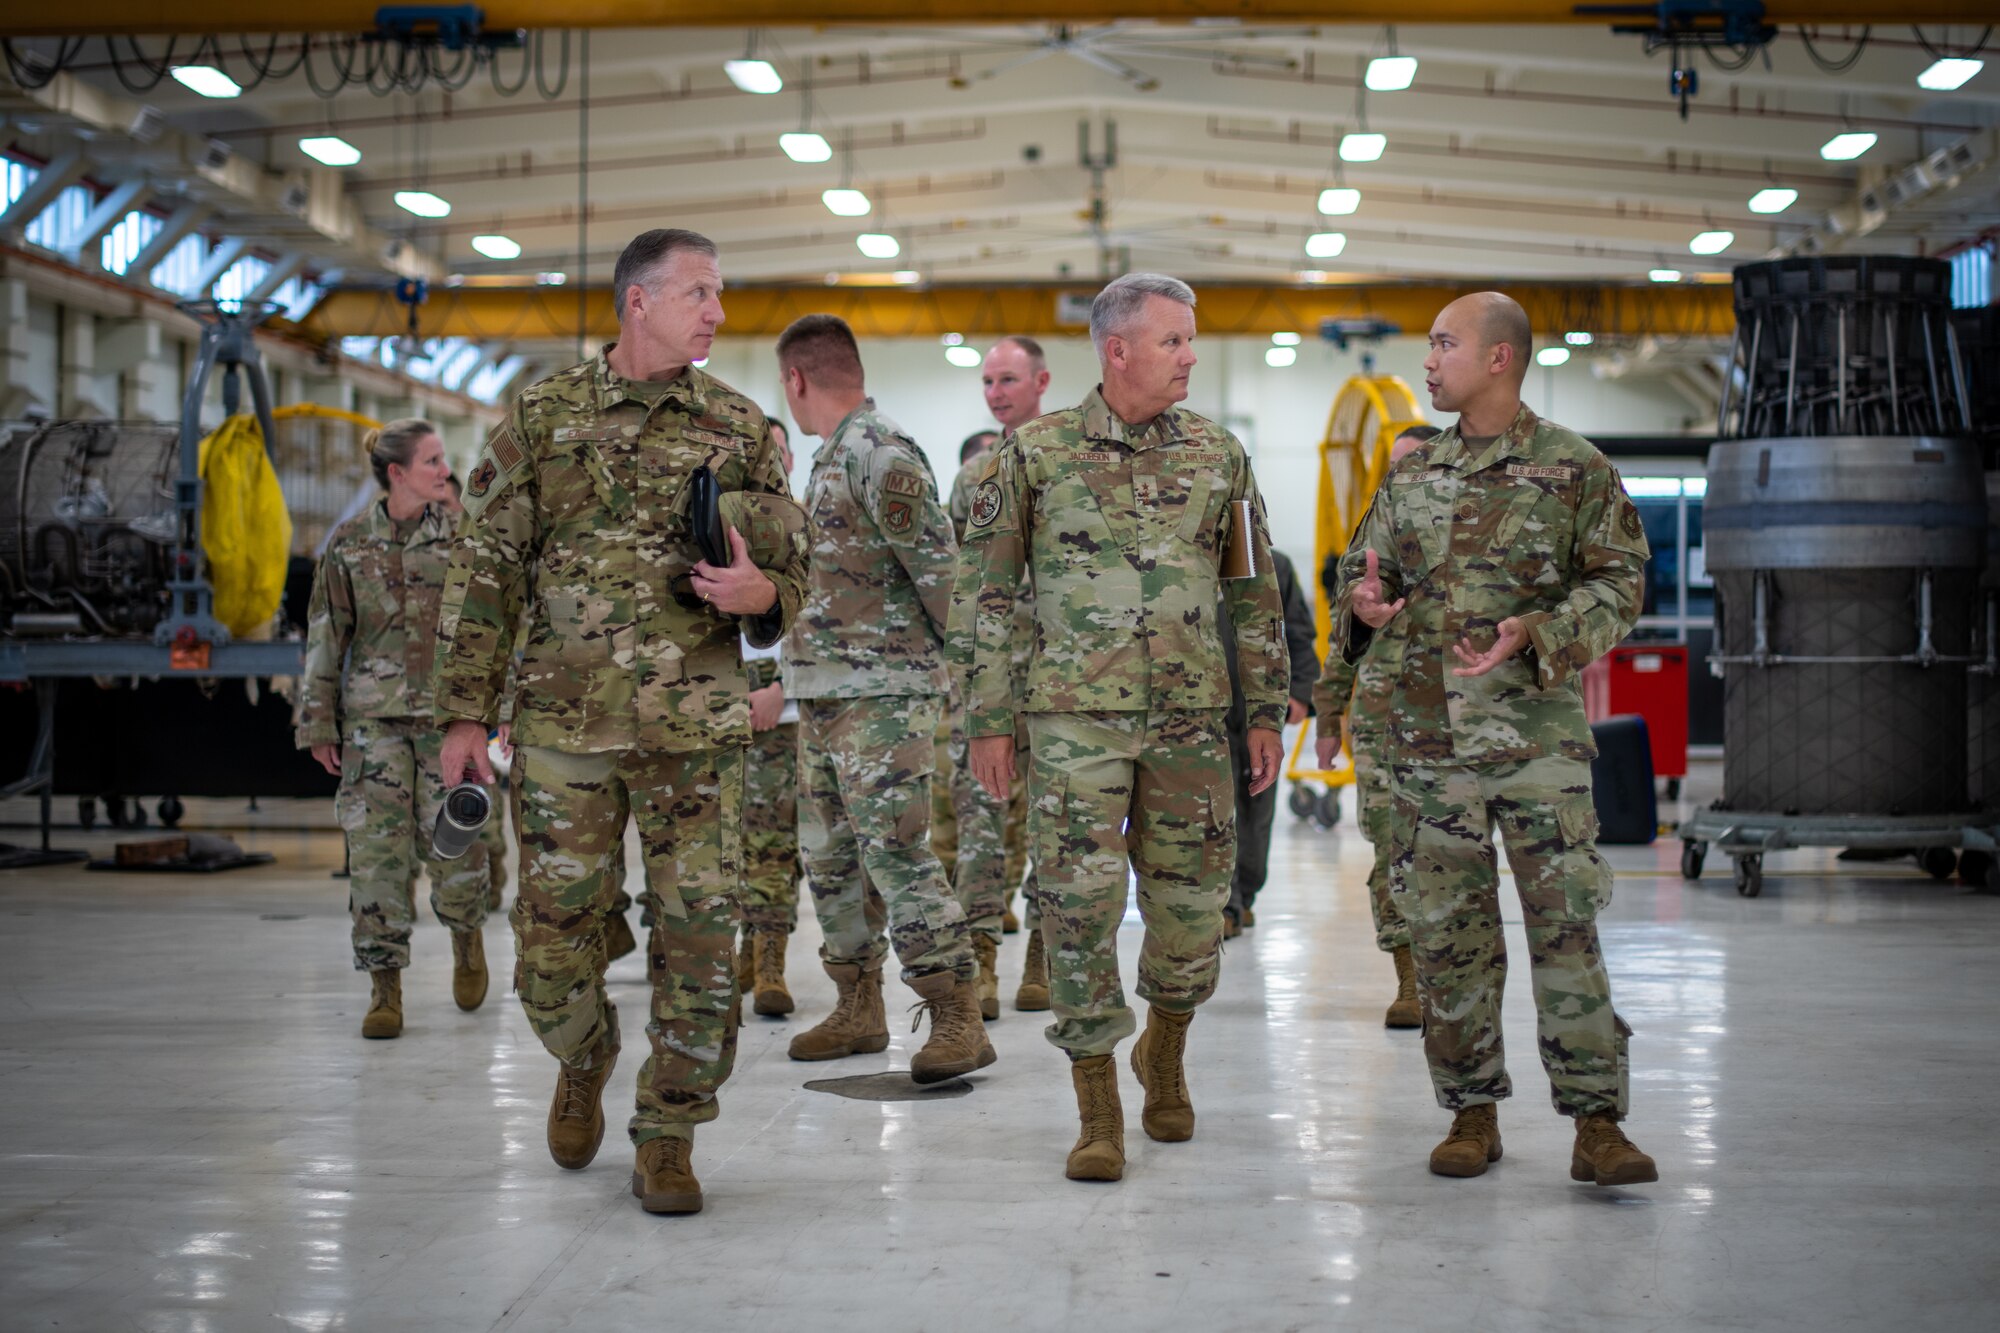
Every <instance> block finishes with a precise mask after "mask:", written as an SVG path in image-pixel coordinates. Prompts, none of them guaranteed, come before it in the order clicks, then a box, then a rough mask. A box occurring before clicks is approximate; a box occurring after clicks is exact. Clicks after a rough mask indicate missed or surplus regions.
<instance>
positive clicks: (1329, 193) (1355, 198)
mask: <svg viewBox="0 0 2000 1333" xmlns="http://www.w3.org/2000/svg"><path fill="white" fill-rule="evenodd" d="M1359 207H1361V191H1359V190H1350V189H1347V188H1346V187H1344V186H1335V187H1333V188H1332V189H1330V190H1321V191H1320V192H1319V211H1320V212H1322V213H1324V214H1326V215H1327V216H1328V217H1333V216H1335V215H1337V214H1340V213H1352V212H1353V211H1354V210H1355V209H1357V208H1359Z"/></svg>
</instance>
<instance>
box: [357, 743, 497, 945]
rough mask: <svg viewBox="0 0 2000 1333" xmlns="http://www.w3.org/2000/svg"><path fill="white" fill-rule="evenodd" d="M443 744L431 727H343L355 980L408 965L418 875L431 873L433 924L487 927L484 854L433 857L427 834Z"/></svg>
mask: <svg viewBox="0 0 2000 1333" xmlns="http://www.w3.org/2000/svg"><path fill="white" fill-rule="evenodd" d="M443 744H444V733H443V732H441V731H439V730H438V729H437V728H436V727H435V726H433V725H431V723H430V722H429V721H428V720H426V721H422V722H418V721H413V720H410V719H407V718H395V719H379V718H367V719H362V720H358V721H354V722H350V723H348V724H347V736H346V738H345V739H344V740H343V741H342V742H341V746H340V791H339V792H338V794H336V795H335V797H334V800H333V807H334V813H335V815H336V816H337V817H338V818H339V820H340V827H341V829H342V831H343V832H345V833H346V835H347V868H348V875H349V878H348V881H347V905H348V910H349V911H350V912H351V913H352V914H353V917H354V928H353V939H354V967H355V970H356V971H360V972H377V971H382V970H384V969H397V970H400V969H402V968H405V967H408V966H409V965H410V929H411V927H413V926H414V925H415V924H416V916H417V912H416V901H415V892H416V883H417V872H418V871H419V870H427V871H429V872H430V879H431V911H433V912H435V913H437V919H438V920H439V921H442V922H443V923H444V924H445V925H447V926H449V927H450V928H451V929H453V930H477V929H479V927H480V926H481V925H483V924H485V921H486V849H485V848H484V847H483V846H481V845H480V844H478V843H474V844H473V845H472V847H471V848H470V849H468V850H467V851H466V853H465V855H463V856H461V857H459V858H458V859H457V860H456V861H446V860H441V859H439V858H437V857H435V856H432V855H431V829H432V826H433V825H435V824H436V823H437V812H438V807H439V806H440V805H442V804H443V803H444V778H443V775H442V773H441V772H440V770H439V768H438V751H439V749H440V748H441V747H442V746H443Z"/></svg>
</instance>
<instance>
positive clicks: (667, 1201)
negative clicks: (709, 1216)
mask: <svg viewBox="0 0 2000 1333" xmlns="http://www.w3.org/2000/svg"><path fill="white" fill-rule="evenodd" d="M693 1157H694V1140H693V1139H677V1138H674V1137H673V1136H671V1135H668V1136H665V1137H662V1138H657V1139H647V1140H646V1141H645V1142H644V1143H642V1144H640V1145H639V1155H638V1159H637V1161H636V1162H635V1163H634V1165H633V1167H632V1193H633V1194H635V1195H637V1196H638V1199H639V1206H640V1207H641V1208H644V1209H645V1210H646V1211H647V1212H649V1213H698V1212H700V1211H701V1182H700V1181H699V1180H696V1179H695V1178H694V1166H693V1163H692V1160H691V1159H692V1158H693Z"/></svg>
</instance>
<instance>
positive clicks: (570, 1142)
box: [549, 1051, 618, 1171]
mask: <svg viewBox="0 0 2000 1333" xmlns="http://www.w3.org/2000/svg"><path fill="white" fill-rule="evenodd" d="M617 1063H618V1052H616V1051H613V1052H612V1053H611V1055H610V1057H609V1058H607V1059H606V1060H605V1062H604V1063H603V1064H601V1065H599V1066H598V1067H597V1068H595V1069H571V1068H570V1067H569V1066H568V1065H562V1066H560V1067H559V1068H558V1070H557V1072H556V1095H555V1099H554V1100H553V1101H551V1102H550V1103H549V1156H551V1157H553V1158H555V1159H556V1165H557V1166H559V1167H562V1168H563V1169H564V1170H566V1171H581V1170H583V1168H585V1167H586V1166H589V1165H590V1159H591V1158H593V1157H595V1156H597V1145H598V1144H600V1143H602V1142H604V1085H605V1083H606V1082H607V1081H609V1080H610V1078H611V1067H612V1066H613V1065H615V1064H617Z"/></svg>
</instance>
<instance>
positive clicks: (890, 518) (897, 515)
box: [882, 500, 917, 537]
mask: <svg viewBox="0 0 2000 1333" xmlns="http://www.w3.org/2000/svg"><path fill="white" fill-rule="evenodd" d="M916 521H917V515H916V510H915V509H913V508H912V507H911V505H910V502H909V501H908V500H891V501H889V503H888V504H886V505H884V506H882V528H883V530H884V531H885V532H892V533H894V534H895V535H896V536H898V537H900V536H902V535H903V534H904V533H906V532H908V531H909V530H910V528H911V527H912V526H914V525H915V523H916Z"/></svg>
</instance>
